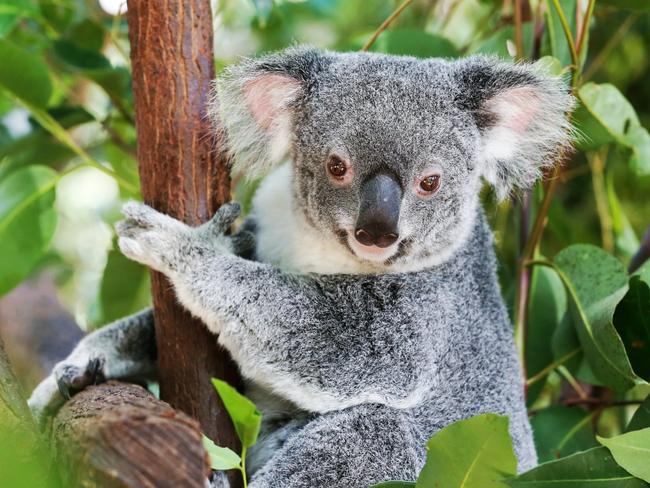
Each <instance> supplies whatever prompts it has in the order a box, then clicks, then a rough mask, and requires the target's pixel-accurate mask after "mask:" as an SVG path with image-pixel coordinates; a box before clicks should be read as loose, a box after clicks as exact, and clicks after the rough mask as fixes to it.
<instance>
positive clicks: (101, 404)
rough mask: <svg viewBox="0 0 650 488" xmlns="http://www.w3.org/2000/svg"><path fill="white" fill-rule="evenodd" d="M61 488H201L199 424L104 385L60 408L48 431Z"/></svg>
mask: <svg viewBox="0 0 650 488" xmlns="http://www.w3.org/2000/svg"><path fill="white" fill-rule="evenodd" d="M52 439H53V445H54V453H55V455H54V460H55V463H56V466H57V468H58V471H59V474H60V476H61V481H62V486H84V487H101V488H167V487H169V488H176V487H181V486H182V487H187V488H204V486H205V480H206V478H207V476H208V475H209V473H210V468H209V464H208V459H207V455H206V453H205V451H204V449H203V445H202V441H201V428H200V427H199V424H198V422H196V421H194V420H192V419H190V418H189V417H188V416H186V415H185V414H183V413H181V412H178V411H175V410H173V409H172V408H171V407H170V406H169V405H167V404H166V403H164V402H162V401H160V400H157V399H156V398H155V397H154V396H153V395H151V393H149V392H148V391H147V390H145V389H144V388H142V387H140V386H137V385H132V384H125V383H118V382H109V383H105V384H103V385H99V386H91V387H89V388H87V389H85V390H83V391H82V392H80V393H79V394H77V395H75V396H74V398H73V399H72V400H71V401H69V402H68V403H66V404H65V406H64V407H63V408H62V409H61V411H60V412H59V413H58V415H57V416H56V418H55V419H54V424H53V427H52Z"/></svg>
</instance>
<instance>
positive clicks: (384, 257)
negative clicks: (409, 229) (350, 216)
mask: <svg viewBox="0 0 650 488" xmlns="http://www.w3.org/2000/svg"><path fill="white" fill-rule="evenodd" d="M338 235H339V239H340V241H341V243H342V244H343V245H344V246H345V247H346V248H347V249H348V251H350V252H351V253H352V254H354V255H355V256H356V257H357V258H359V259H362V260H364V261H370V262H373V263H383V264H392V262H394V260H395V258H396V257H397V256H399V255H403V254H404V253H405V246H404V241H397V242H395V243H394V244H391V245H390V246H388V247H379V246H374V245H372V246H366V245H364V244H361V243H360V242H359V241H357V240H356V239H355V238H354V233H353V232H352V231H348V230H340V231H339V232H338Z"/></svg>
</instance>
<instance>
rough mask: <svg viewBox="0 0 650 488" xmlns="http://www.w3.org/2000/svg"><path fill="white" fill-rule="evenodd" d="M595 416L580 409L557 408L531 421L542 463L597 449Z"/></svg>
mask: <svg viewBox="0 0 650 488" xmlns="http://www.w3.org/2000/svg"><path fill="white" fill-rule="evenodd" d="M591 419H592V415H591V414H589V413H587V412H585V411H584V410H581V409H579V408H571V407H565V406H562V405H553V406H550V407H548V408H545V409H544V410H541V411H540V412H538V413H536V414H535V416H534V417H533V418H532V419H531V422H530V423H531V425H532V427H533V432H534V434H535V435H534V438H535V446H536V447H537V455H538V456H539V461H540V462H546V461H553V460H555V459H559V458H561V457H566V456H568V455H570V454H573V453H575V452H578V451H584V450H586V449H589V448H591V447H595V446H597V445H598V444H597V442H596V438H595V437H594V433H593V430H592V428H591V423H590V421H591Z"/></svg>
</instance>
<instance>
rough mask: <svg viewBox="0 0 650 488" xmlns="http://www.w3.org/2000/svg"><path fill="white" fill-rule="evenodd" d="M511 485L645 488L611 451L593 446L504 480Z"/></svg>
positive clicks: (524, 487)
mask: <svg viewBox="0 0 650 488" xmlns="http://www.w3.org/2000/svg"><path fill="white" fill-rule="evenodd" d="M504 483H505V484H506V485H508V486H510V487H511V488H563V487H571V488H647V486H648V485H647V484H646V483H644V482H643V481H641V480H638V479H636V478H634V476H632V475H631V474H629V473H628V472H627V471H625V470H624V469H623V468H621V467H620V466H619V465H618V464H616V461H614V458H613V457H612V455H611V454H610V452H609V451H608V450H607V449H606V448H604V447H596V448H593V449H590V450H588V451H584V452H579V453H576V454H573V455H572V456H568V457H565V458H562V459H559V460H557V461H551V462H549V463H544V464H541V465H540V466H538V467H537V468H534V469H532V470H530V471H527V472H526V473H523V474H521V475H519V476H517V477H514V478H510V479H507V480H504Z"/></svg>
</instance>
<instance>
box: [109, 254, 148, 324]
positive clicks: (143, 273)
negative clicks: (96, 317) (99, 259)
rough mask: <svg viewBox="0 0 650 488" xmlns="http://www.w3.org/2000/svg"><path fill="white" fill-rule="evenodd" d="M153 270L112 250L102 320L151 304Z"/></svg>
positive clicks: (110, 320)
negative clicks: (150, 271) (151, 273)
mask: <svg viewBox="0 0 650 488" xmlns="http://www.w3.org/2000/svg"><path fill="white" fill-rule="evenodd" d="M150 290H151V288H150V285H149V270H148V268H147V267H145V266H142V265H141V264H139V263H136V262H135V261H132V260H130V259H127V258H126V257H124V255H123V254H122V253H121V252H119V251H111V252H109V254H108V261H107V263H106V268H105V269H104V275H103V276H102V283H101V287H100V292H99V297H100V302H101V310H102V317H101V323H102V324H107V323H109V322H113V321H114V320H117V319H119V318H120V317H124V316H126V315H131V314H133V313H135V312H137V311H138V310H142V309H143V308H145V307H147V306H149V305H150V304H151V291H150Z"/></svg>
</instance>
